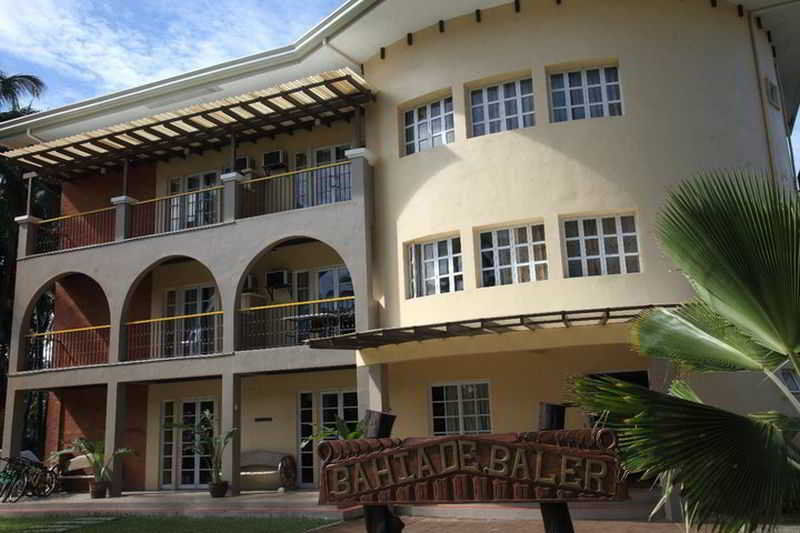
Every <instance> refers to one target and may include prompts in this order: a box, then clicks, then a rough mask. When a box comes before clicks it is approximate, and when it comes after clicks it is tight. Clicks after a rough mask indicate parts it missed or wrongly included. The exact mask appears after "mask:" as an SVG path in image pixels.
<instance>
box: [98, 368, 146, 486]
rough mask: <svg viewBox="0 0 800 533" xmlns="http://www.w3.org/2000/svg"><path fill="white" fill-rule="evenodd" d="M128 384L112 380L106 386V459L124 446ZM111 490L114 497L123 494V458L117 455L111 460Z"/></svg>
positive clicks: (139, 451) (143, 451) (140, 451)
mask: <svg viewBox="0 0 800 533" xmlns="http://www.w3.org/2000/svg"><path fill="white" fill-rule="evenodd" d="M125 393H126V385H125V384H124V383H117V382H115V381H110V382H109V383H108V385H107V388H106V442H105V451H106V460H108V458H109V457H111V454H112V453H113V452H114V450H118V449H120V448H124V447H125V446H124V443H123V440H124V435H125V415H126V411H127V408H126V403H127V401H126V400H127V398H126V394H125ZM135 451H136V453H145V450H135ZM111 467H112V472H113V474H112V476H111V491H110V496H111V497H112V498H114V497H117V496H120V495H121V494H122V458H121V457H117V458H115V459H114V460H113V461H112V462H111Z"/></svg>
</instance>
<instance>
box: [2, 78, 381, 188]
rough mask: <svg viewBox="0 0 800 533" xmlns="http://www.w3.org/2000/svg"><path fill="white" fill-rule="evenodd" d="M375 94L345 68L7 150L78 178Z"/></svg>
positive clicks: (316, 119) (297, 120)
mask: <svg viewBox="0 0 800 533" xmlns="http://www.w3.org/2000/svg"><path fill="white" fill-rule="evenodd" d="M372 96H373V95H372V91H371V89H370V88H369V86H368V85H367V82H366V81H365V80H364V79H363V78H362V77H361V76H359V75H358V74H356V73H355V72H353V71H352V70H351V69H349V68H344V69H339V70H333V71H329V72H323V73H321V74H317V75H315V76H310V77H308V78H304V79H301V80H297V81H292V82H289V83H283V84H281V85H277V86H274V87H269V88H266V89H261V90H257V91H252V92H248V93H245V94H242V95H239V96H231V97H228V98H224V99H222V100H217V101H214V102H208V103H204V104H196V105H192V106H189V107H186V108H183V109H178V110H176V111H169V112H165V113H159V114H157V115H153V116H151V117H146V118H141V119H137V120H132V121H130V122H126V123H122V124H117V125H115V126H110V127H107V128H103V129H99V130H93V131H87V132H85V133H81V134H79V135H72V136H70V137H64V138H61V139H56V140H53V141H47V142H44V143H40V144H34V145H31V146H26V147H24V148H18V149H16V150H11V151H9V152H4V153H2V154H0V155H2V156H3V157H6V158H9V159H12V160H14V161H15V162H17V163H19V164H21V165H22V166H24V167H26V168H27V169H29V170H34V171H36V172H38V173H40V174H43V175H50V176H53V177H58V178H61V179H73V178H75V177H78V176H80V175H81V174H83V173H87V172H89V173H92V172H96V171H98V170H100V169H102V168H113V167H116V166H119V165H122V163H123V161H124V160H126V159H127V160H128V161H129V162H136V161H148V160H167V159H170V158H173V157H186V155H187V154H188V153H191V152H193V153H200V152H203V151H205V150H208V149H212V148H219V147H221V146H224V145H229V144H230V143H231V140H232V136H233V137H234V138H235V140H236V141H237V142H240V141H249V140H255V139H258V138H262V137H274V136H275V135H278V134H280V133H288V132H291V131H294V130H296V129H298V128H306V129H311V128H312V127H313V126H314V125H316V124H320V123H323V124H329V123H331V122H333V121H336V120H350V118H351V117H352V116H353V114H354V112H355V111H356V109H358V108H359V106H361V105H362V104H365V103H367V102H368V101H369V100H370V99H371V98H372Z"/></svg>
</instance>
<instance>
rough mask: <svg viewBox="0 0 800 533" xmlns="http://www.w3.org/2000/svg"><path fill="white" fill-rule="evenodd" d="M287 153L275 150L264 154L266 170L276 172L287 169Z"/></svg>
mask: <svg viewBox="0 0 800 533" xmlns="http://www.w3.org/2000/svg"><path fill="white" fill-rule="evenodd" d="M286 160H287V159H286V151H285V150H273V151H271V152H265V153H264V169H265V170H275V169H279V168H286Z"/></svg>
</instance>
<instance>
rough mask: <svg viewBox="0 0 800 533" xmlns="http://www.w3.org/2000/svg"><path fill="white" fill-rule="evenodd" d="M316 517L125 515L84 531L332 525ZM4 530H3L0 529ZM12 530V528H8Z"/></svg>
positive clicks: (245, 532)
mask: <svg viewBox="0 0 800 533" xmlns="http://www.w3.org/2000/svg"><path fill="white" fill-rule="evenodd" d="M331 522H332V521H331V520H322V519H317V518H270V517H264V518H253V517H248V518H219V517H213V516H209V517H198V518H192V517H185V516H126V517H123V518H120V519H118V520H114V521H112V522H108V523H105V524H99V525H94V526H85V527H83V528H82V529H79V530H76V531H80V532H81V533H142V532H144V531H147V532H148V533H149V532H152V533H158V532H165V533H166V532H169V533H219V532H220V531H230V532H236V533H303V532H304V531H308V530H309V529H313V528H315V527H319V526H323V525H325V524H330V523H331ZM0 531H2V530H0ZM9 531H13V530H9Z"/></svg>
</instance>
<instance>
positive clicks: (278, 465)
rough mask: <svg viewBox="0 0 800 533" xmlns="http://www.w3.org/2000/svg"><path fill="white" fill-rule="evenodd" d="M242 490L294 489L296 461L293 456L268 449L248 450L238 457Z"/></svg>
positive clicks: (295, 483) (295, 486)
mask: <svg viewBox="0 0 800 533" xmlns="http://www.w3.org/2000/svg"><path fill="white" fill-rule="evenodd" d="M239 467H240V475H241V478H240V484H241V489H242V490H275V489H281V488H282V489H285V490H294V489H296V488H297V463H296V462H295V460H294V456H292V455H291V454H288V453H283V452H273V451H268V450H248V451H245V452H242V455H241V458H240V459H239Z"/></svg>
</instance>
